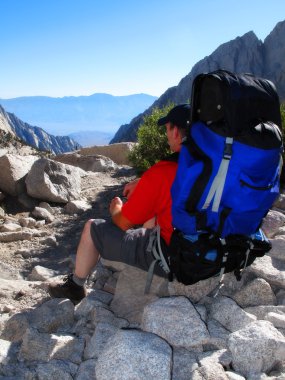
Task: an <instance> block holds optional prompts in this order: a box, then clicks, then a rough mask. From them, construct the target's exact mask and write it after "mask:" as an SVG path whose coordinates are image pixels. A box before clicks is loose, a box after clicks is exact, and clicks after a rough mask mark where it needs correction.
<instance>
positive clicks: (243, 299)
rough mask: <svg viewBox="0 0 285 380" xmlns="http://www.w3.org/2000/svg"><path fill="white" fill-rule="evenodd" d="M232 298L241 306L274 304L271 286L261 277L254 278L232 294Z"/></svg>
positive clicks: (274, 297)
mask: <svg viewBox="0 0 285 380" xmlns="http://www.w3.org/2000/svg"><path fill="white" fill-rule="evenodd" d="M233 299H234V300H235V301H236V302H237V303H238V304H239V305H240V306H241V307H248V306H259V305H276V303H277V300H276V296H275V294H274V292H273V290H272V289H271V286H270V285H269V284H268V282H266V281H265V280H263V279H262V278H256V279H255V280H253V281H251V282H250V283H248V284H247V285H246V286H245V287H244V288H242V289H241V290H240V291H238V292H237V293H235V294H234V295H233Z"/></svg>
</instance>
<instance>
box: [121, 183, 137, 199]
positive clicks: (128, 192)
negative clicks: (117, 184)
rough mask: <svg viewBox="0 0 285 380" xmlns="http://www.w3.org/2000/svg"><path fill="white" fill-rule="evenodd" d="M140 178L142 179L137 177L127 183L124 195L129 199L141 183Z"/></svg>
mask: <svg viewBox="0 0 285 380" xmlns="http://www.w3.org/2000/svg"><path fill="white" fill-rule="evenodd" d="M139 180H140V178H136V179H135V180H133V181H131V182H129V183H127V184H126V185H125V187H124V190H123V196H124V197H126V198H127V199H129V198H130V196H131V195H132V193H133V192H134V190H135V188H136V186H137V184H138V183H139Z"/></svg>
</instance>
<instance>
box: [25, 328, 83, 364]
mask: <svg viewBox="0 0 285 380" xmlns="http://www.w3.org/2000/svg"><path fill="white" fill-rule="evenodd" d="M83 349H84V340H83V339H82V338H75V337H74V336H72V335H59V334H46V333H39V332H38V331H37V330H36V329H27V331H26V332H25V334H24V336H23V342H22V344H21V348H20V352H19V359H20V360H30V361H34V360H37V361H40V362H49V361H50V360H52V359H58V360H67V361H71V362H72V363H75V364H79V363H81V357H82V354H83Z"/></svg>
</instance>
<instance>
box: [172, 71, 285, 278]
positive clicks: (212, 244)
mask: <svg viewBox="0 0 285 380" xmlns="http://www.w3.org/2000/svg"><path fill="white" fill-rule="evenodd" d="M191 105H192V109H191V113H192V115H191V125H190V128H189V131H188V135H187V138H186V141H185V142H184V143H183V147H182V150H181V152H180V156H179V162H178V170H177V174H176V178H175V180H174V183H173V186H172V189H171V194H172V203H173V205H172V217H173V226H174V233H173V235H172V238H171V243H170V270H171V276H170V280H171V279H172V278H173V276H175V277H176V278H177V280H178V281H180V282H182V283H184V284H186V285H190V284H194V283H196V282H198V281H200V280H203V279H206V278H209V277H212V276H216V275H219V274H220V276H221V277H222V275H223V274H224V273H226V272H230V271H234V273H235V274H236V277H237V279H240V276H241V272H242V270H243V269H244V268H245V267H246V266H248V265H250V264H251V263H252V262H253V261H254V260H255V258H256V257H258V256H263V255H264V254H265V253H266V252H268V251H269V250H270V249H271V245H270V242H269V241H268V240H267V238H266V237H265V235H264V233H263V231H262V230H261V228H260V227H261V224H262V220H263V218H264V217H265V216H266V214H267V213H268V211H269V209H270V208H271V207H272V204H273V202H274V201H275V199H276V198H277V196H278V195H279V180H280V172H281V167H282V151H283V146H282V134H281V132H280V128H281V116H280V104H279V99H278V95H277V93H276V90H275V87H274V85H273V84H272V83H271V82H270V81H268V80H266V79H261V78H257V77H254V76H253V75H251V74H240V75H238V74H233V73H230V72H228V71H224V70H219V71H215V72H212V73H208V74H200V75H198V76H197V77H196V78H195V80H194V82H193V89H192V99H191Z"/></svg>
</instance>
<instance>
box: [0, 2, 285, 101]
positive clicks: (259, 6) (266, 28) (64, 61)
mask: <svg viewBox="0 0 285 380" xmlns="http://www.w3.org/2000/svg"><path fill="white" fill-rule="evenodd" d="M0 11H1V22H0V38H1V40H0V41H1V43H0V46H1V56H0V73H1V81H0V98H13V97H18V96H32V95H46V96H54V97H62V96H79V95H91V94H93V93H98V92H104V93H109V94H113V95H128V94H134V93H143V92H144V93H148V94H151V95H156V96H159V95H161V94H162V93H163V92H164V91H166V90H167V88H169V87H171V86H174V85H177V84H178V82H179V81H180V79H182V78H183V77H184V76H185V75H187V74H188V73H189V72H190V70H191V68H192V66H193V65H194V64H195V63H196V62H198V61H199V60H200V59H202V58H204V57H205V56H206V55H209V54H211V53H212V52H213V51H214V50H215V49H216V48H217V47H218V46H219V45H220V44H222V43H224V42H227V41H229V40H232V39H234V38H236V37H237V36H241V35H243V34H245V33H246V32H248V31H250V30H253V31H254V32H255V34H256V35H257V37H258V38H259V39H261V40H264V38H265V37H266V36H267V35H268V34H269V33H270V32H271V31H272V29H273V28H274V26H275V25H276V24H277V22H279V21H283V20H284V19H285V0H270V1H269V0H0Z"/></svg>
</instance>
